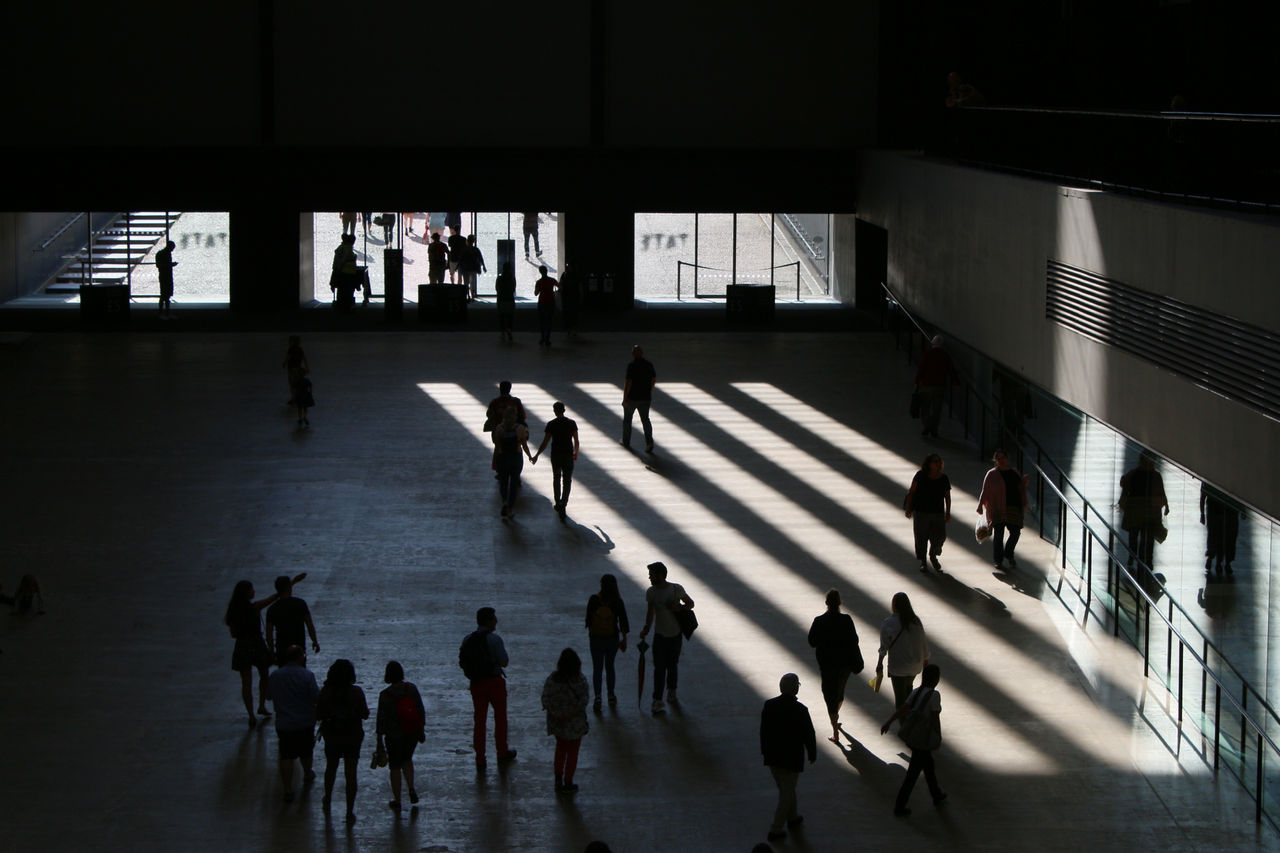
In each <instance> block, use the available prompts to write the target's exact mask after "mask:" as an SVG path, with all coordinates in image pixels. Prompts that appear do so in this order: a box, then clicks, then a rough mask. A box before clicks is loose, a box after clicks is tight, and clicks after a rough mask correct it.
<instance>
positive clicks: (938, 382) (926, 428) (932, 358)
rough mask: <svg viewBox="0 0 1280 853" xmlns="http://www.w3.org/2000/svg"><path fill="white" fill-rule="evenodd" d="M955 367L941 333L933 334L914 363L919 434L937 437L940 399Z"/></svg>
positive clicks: (940, 411) (940, 416) (940, 412)
mask: <svg viewBox="0 0 1280 853" xmlns="http://www.w3.org/2000/svg"><path fill="white" fill-rule="evenodd" d="M954 372H955V368H954V367H952V365H951V356H949V355H947V351H946V350H944V349H943V348H942V335H934V336H933V340H932V341H931V342H930V346H929V348H928V349H927V350H925V351H924V353H923V354H922V355H921V356H920V363H919V364H918V365H916V378H915V383H916V393H918V394H919V395H920V426H921V430H920V435H922V436H925V437H928V436H933V437H934V438H937V437H938V424H939V423H940V422H941V421H942V400H943V398H944V397H945V396H946V393H947V382H949V381H950V380H951V375H952V374H953V373H954Z"/></svg>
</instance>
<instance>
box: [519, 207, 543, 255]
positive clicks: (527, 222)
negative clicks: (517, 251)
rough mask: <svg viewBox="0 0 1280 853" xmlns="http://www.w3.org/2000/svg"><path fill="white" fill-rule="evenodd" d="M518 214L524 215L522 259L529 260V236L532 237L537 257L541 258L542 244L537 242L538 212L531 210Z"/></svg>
mask: <svg viewBox="0 0 1280 853" xmlns="http://www.w3.org/2000/svg"><path fill="white" fill-rule="evenodd" d="M520 215H521V216H522V217H524V229H523V230H524V259H525V260H526V261H527V260H529V238H530V237H532V238H533V251H534V252H536V253H537V255H538V257H539V258H541V257H542V246H541V245H539V244H538V214H537V212H533V213H522V214H520Z"/></svg>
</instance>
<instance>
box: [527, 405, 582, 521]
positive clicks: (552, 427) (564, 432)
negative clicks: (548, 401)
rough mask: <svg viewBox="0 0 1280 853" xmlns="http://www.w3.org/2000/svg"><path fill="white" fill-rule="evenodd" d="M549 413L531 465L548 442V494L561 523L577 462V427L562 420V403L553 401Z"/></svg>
mask: <svg viewBox="0 0 1280 853" xmlns="http://www.w3.org/2000/svg"><path fill="white" fill-rule="evenodd" d="M551 410H552V411H553V412H555V414H556V416H555V417H554V418H552V419H551V420H550V421H548V422H547V429H546V434H545V435H544V436H543V437H542V444H540V445H538V452H537V453H535V454H534V455H533V462H534V464H535V465H536V464H537V462H538V457H539V456H541V455H542V451H543V450H545V449H546V446H547V442H551V492H552V495H553V496H554V499H555V510H556V512H557V513H558V514H559V516H560V520H561V521H563V520H564V514H565V507H567V506H568V505H569V490H570V489H571V488H573V463H575V462H577V461H578V423H577V421H575V420H573V418H566V417H565V416H564V403H561V402H559V401H556V403H555V404H554V405H552V407H551Z"/></svg>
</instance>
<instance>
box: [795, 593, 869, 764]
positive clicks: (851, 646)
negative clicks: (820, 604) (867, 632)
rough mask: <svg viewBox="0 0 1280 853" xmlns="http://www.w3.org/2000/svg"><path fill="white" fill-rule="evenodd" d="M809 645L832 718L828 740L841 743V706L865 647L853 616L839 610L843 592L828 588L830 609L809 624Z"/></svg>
mask: <svg viewBox="0 0 1280 853" xmlns="http://www.w3.org/2000/svg"><path fill="white" fill-rule="evenodd" d="M809 647H810V648H812V649H814V651H815V654H816V655H817V658H818V673H819V674H820V675H821V676H822V699H823V701H824V702H826V705H827V717H828V718H829V719H830V720H831V737H829V738H827V740H829V741H831V742H832V743H834V744H839V743H840V706H841V705H843V704H844V689H845V686H846V685H847V684H848V683H849V676H850V675H852V674H853V673H858V672H862V668H863V666H864V665H865V664H864V661H863V660H862V650H861V649H860V648H859V647H858V629H857V628H855V627H854V626H853V617H852V616H850V615H849V614H848V613H841V612H840V591H839V590H836V589H831V590H827V612H826V613H823V614H822V615H821V616H818V617H817V618H815V619H814V620H813V624H812V625H810V626H809Z"/></svg>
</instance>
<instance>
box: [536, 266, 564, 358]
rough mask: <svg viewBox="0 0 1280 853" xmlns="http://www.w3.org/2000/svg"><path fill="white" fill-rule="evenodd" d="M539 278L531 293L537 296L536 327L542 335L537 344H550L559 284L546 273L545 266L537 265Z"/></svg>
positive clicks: (546, 345)
mask: <svg viewBox="0 0 1280 853" xmlns="http://www.w3.org/2000/svg"><path fill="white" fill-rule="evenodd" d="M538 275H539V278H538V280H537V282H536V283H534V285H533V293H534V295H535V296H537V297H538V329H539V331H540V332H541V333H542V336H541V337H540V338H538V344H539V345H541V346H544V347H549V346H551V326H552V325H553V324H554V323H555V317H556V288H557V287H558V286H559V282H557V281H556V280H555V279H554V278H552V277H551V276H549V275H547V268H546V267H538Z"/></svg>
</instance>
